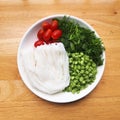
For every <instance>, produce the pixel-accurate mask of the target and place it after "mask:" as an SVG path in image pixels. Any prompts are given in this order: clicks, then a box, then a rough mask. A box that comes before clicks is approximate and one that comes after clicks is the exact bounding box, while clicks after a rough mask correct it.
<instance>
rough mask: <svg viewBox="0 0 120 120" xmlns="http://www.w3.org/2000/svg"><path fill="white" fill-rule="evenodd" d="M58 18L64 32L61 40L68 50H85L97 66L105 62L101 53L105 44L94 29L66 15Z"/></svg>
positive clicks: (71, 51)
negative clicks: (87, 27) (82, 25)
mask: <svg viewBox="0 0 120 120" xmlns="http://www.w3.org/2000/svg"><path fill="white" fill-rule="evenodd" d="M57 20H58V22H59V28H60V29H61V30H62V32H63V34H62V37H61V38H60V39H59V41H61V42H62V43H63V44H64V46H65V48H66V51H67V52H70V53H75V52H83V53H84V54H86V55H88V56H90V58H91V59H92V60H93V61H94V62H95V63H96V65H97V66H99V65H102V64H103V59H102V57H101V55H102V53H103V51H104V46H103V43H102V41H101V39H100V38H97V37H96V35H95V33H94V32H93V31H91V30H89V29H86V28H83V27H81V26H80V25H79V24H78V23H76V22H75V21H74V20H71V19H70V18H69V17H66V16H64V17H63V18H62V19H57Z"/></svg>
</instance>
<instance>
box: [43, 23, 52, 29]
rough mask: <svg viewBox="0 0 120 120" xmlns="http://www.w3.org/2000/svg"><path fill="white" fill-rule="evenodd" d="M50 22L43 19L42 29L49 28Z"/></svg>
mask: <svg viewBox="0 0 120 120" xmlns="http://www.w3.org/2000/svg"><path fill="white" fill-rule="evenodd" d="M50 26H51V25H50V23H49V22H47V21H45V22H43V23H42V28H43V29H44V30H47V29H49V28H50Z"/></svg>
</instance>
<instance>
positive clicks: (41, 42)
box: [34, 40, 44, 47]
mask: <svg viewBox="0 0 120 120" xmlns="http://www.w3.org/2000/svg"><path fill="white" fill-rule="evenodd" d="M40 45H44V41H43V40H37V41H36V42H35V43H34V47H37V46H40Z"/></svg>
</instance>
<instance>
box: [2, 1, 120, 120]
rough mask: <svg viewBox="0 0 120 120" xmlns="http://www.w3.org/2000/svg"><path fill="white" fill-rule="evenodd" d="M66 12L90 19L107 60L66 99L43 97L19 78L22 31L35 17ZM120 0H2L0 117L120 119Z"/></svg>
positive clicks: (24, 119) (9, 119) (26, 119)
mask: <svg viewBox="0 0 120 120" xmlns="http://www.w3.org/2000/svg"><path fill="white" fill-rule="evenodd" d="M58 13H66V14H70V15H74V16H77V17H79V18H82V19H84V20H86V21H87V22H88V23H89V24H91V25H92V26H93V27H94V28H95V29H96V31H97V32H98V33H99V35H100V36H101V38H102V40H103V43H104V45H105V47H106V66H105V72H104V74H103V77H102V79H101V81H100V83H99V85H98V86H97V87H96V88H95V90H94V91H93V92H92V93H90V94H89V95H88V96H86V97H85V98H83V99H81V100H79V101H76V102H74V103H69V104H55V103H50V102H47V101H45V100H43V99H41V98H39V97H37V96H36V95H34V94H33V93H32V92H31V91H30V90H29V89H28V88H27V87H26V86H25V85H24V83H23V82H22V80H21V77H20V75H19V72H18V68H17V50H18V46H19V43H20V40H21V38H22V36H23V34H24V33H25V31H26V30H27V29H28V28H29V27H30V26H31V25H32V24H33V23H34V22H36V21H37V20H39V19H40V18H43V17H46V16H48V15H53V14H58ZM119 86H120V1H119V0H74V1H73V0H43V1H42V0H41V1H40V0H15V1H14V0H13V1H11V0H1V1H0V120H21V119H22V120H56V119H57V120H79V119H81V120H86V119H87V120H94V119H97V120H120V114H119V113H120V87H119Z"/></svg>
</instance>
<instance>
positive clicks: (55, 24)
mask: <svg viewBox="0 0 120 120" xmlns="http://www.w3.org/2000/svg"><path fill="white" fill-rule="evenodd" d="M56 29H58V21H57V20H53V21H52V23H51V30H52V31H54V30H56Z"/></svg>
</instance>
